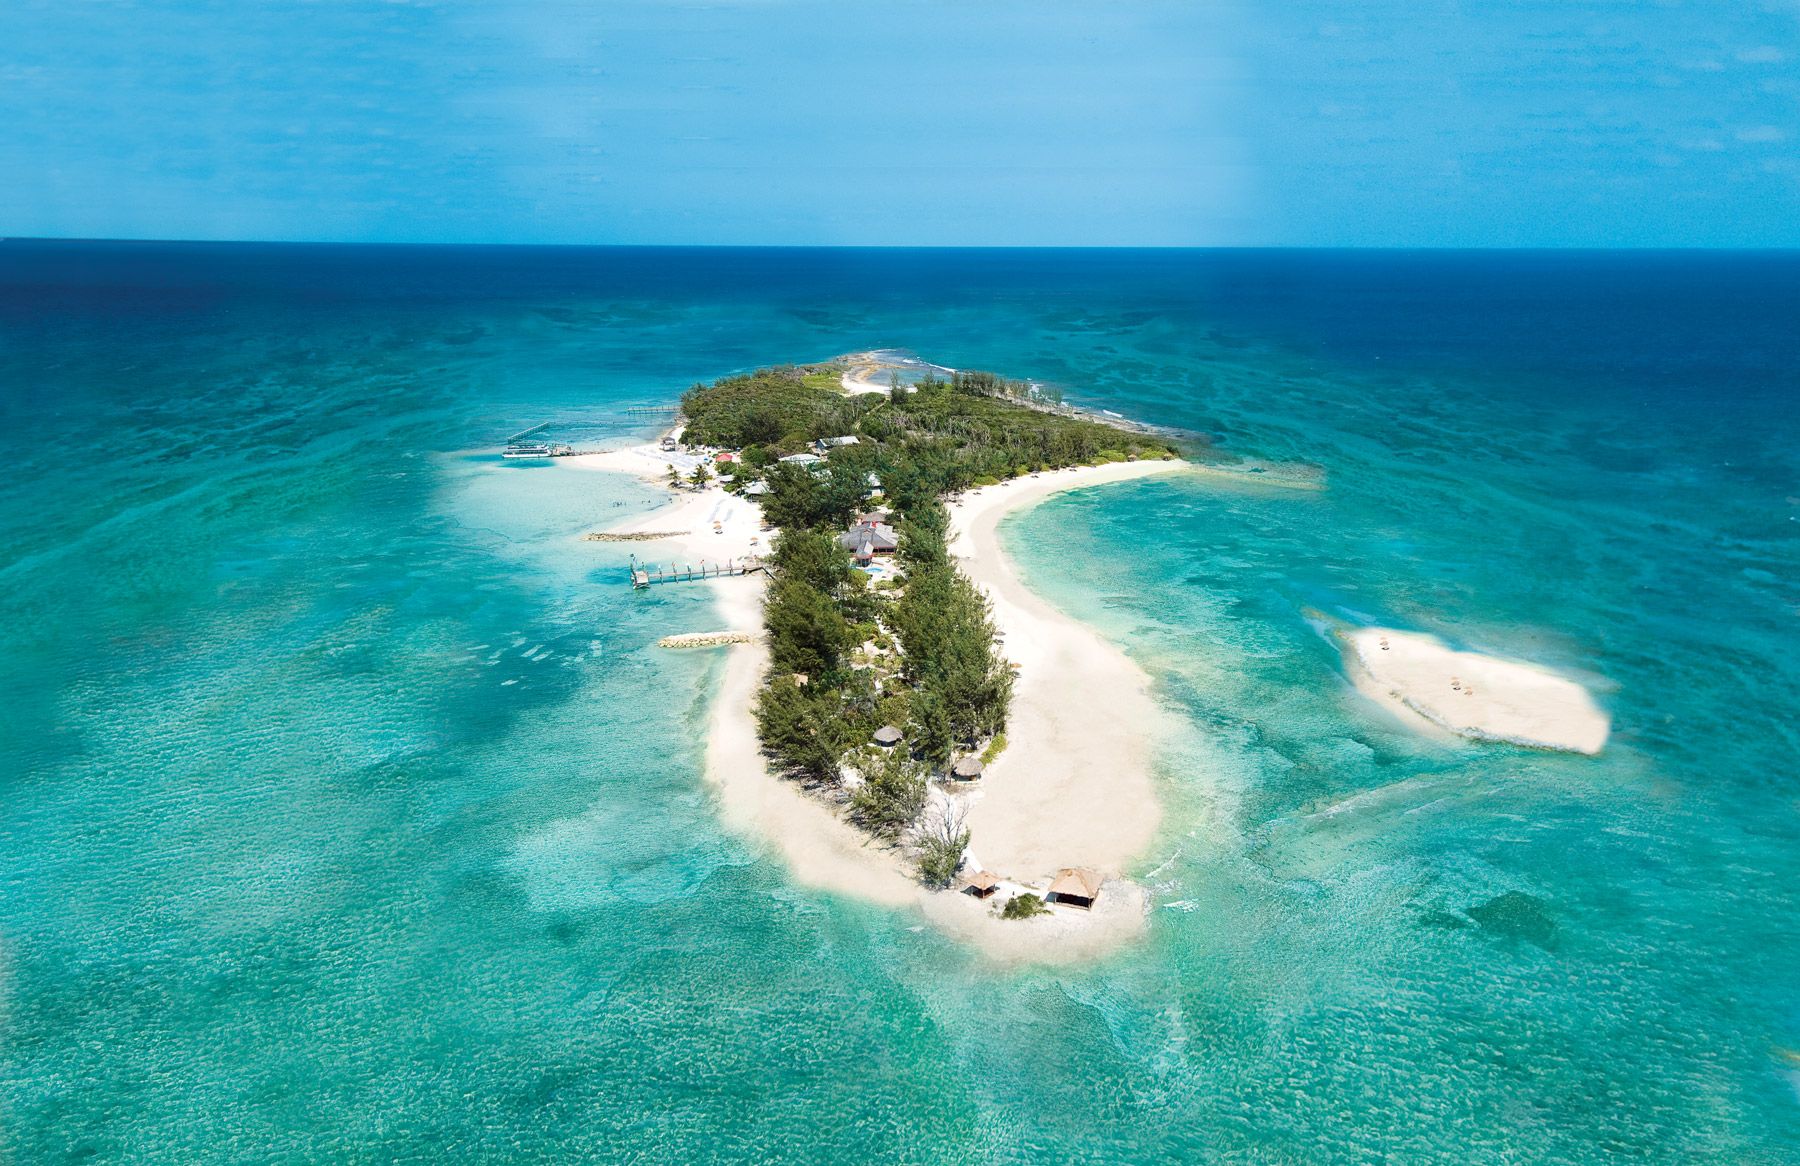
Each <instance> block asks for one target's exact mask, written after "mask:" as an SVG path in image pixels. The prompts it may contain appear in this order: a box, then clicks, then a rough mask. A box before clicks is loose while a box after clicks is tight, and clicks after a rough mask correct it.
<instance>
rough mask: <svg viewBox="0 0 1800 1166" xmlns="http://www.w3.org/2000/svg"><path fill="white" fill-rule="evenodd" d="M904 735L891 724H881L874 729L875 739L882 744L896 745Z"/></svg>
mask: <svg viewBox="0 0 1800 1166" xmlns="http://www.w3.org/2000/svg"><path fill="white" fill-rule="evenodd" d="M905 735H906V734H904V733H902V732H901V731H900V730H899V729H896V728H895V727H894V726H892V725H883V726H881V728H879V729H876V730H875V740H876V741H877V742H879V743H880V744H883V745H897V744H899V743H900V739H901V738H902V737H904V736H905Z"/></svg>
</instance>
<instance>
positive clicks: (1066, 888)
mask: <svg viewBox="0 0 1800 1166" xmlns="http://www.w3.org/2000/svg"><path fill="white" fill-rule="evenodd" d="M1105 881H1106V880H1105V879H1103V878H1101V877H1100V876H1099V875H1098V874H1096V873H1095V872H1093V871H1091V870H1087V869H1086V868H1083V867H1065V868H1063V869H1062V870H1060V871H1058V872H1057V875H1056V881H1055V882H1053V883H1051V884H1050V893H1049V894H1048V895H1047V896H1045V898H1047V899H1048V900H1049V901H1050V902H1052V903H1061V904H1063V905H1064V906H1068V907H1080V908H1081V909H1082V910H1083V911H1088V910H1092V909H1093V906H1094V900H1095V899H1098V898H1099V897H1100V886H1101V884H1102V883H1104V882H1105Z"/></svg>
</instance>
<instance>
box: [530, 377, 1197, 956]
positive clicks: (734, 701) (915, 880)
mask: <svg viewBox="0 0 1800 1166" xmlns="http://www.w3.org/2000/svg"><path fill="white" fill-rule="evenodd" d="M886 357H887V354H885V353H880V354H871V353H863V354H858V355H857V356H855V357H852V358H843V359H841V360H839V361H834V362H827V363H825V364H821V365H809V366H800V367H784V368H774V369H762V370H758V371H757V372H754V373H750V374H746V375H743V376H737V377H727V378H725V379H723V380H720V381H718V382H716V383H714V384H712V385H706V386H696V387H695V388H694V389H693V390H692V391H690V392H688V393H687V394H685V395H684V397H683V398H682V415H683V419H682V422H681V424H680V425H679V426H678V427H677V428H676V429H675V430H674V431H672V432H671V433H670V434H669V435H668V436H666V437H664V438H663V439H662V440H661V441H659V442H657V443H653V444H651V445H646V446H639V447H634V448H632V449H629V450H623V451H613V452H610V453H604V454H597V455H589V456H582V457H571V458H566V459H563V461H564V463H565V464H567V465H569V466H570V467H571V468H577V469H593V470H611V471H623V472H630V473H635V474H637V475H638V476H640V477H642V478H645V479H646V480H655V481H664V482H667V483H668V485H669V486H670V488H671V491H672V493H673V496H674V500H673V501H672V502H671V503H670V504H669V505H666V506H662V507H659V508H657V509H655V510H654V511H651V512H649V513H646V514H642V515H640V516H638V517H636V518H634V519H632V520H631V521H630V522H628V523H626V524H623V525H621V526H619V527H615V528H613V529H612V530H610V531H607V532H602V533H601V534H599V535H598V536H590V537H598V538H599V539H601V540H602V541H611V542H621V543H629V544H631V549H632V552H633V554H634V556H636V557H637V559H638V560H639V561H650V562H654V561H657V560H659V559H660V560H662V561H667V562H670V563H671V564H672V567H673V569H674V572H675V574H676V576H677V578H678V579H679V580H680V581H682V582H683V583H684V584H687V585H699V586H706V587H710V588H713V589H714V592H715V594H716V595H717V596H718V598H719V600H720V603H719V613H718V614H719V620H718V625H722V626H718V625H714V626H709V627H708V628H707V629H705V630H704V631H697V632H696V634H694V635H692V636H675V637H670V638H669V639H668V640H667V641H665V642H666V643H668V644H669V646H671V647H701V646H705V647H712V646H719V647H723V648H724V650H725V651H726V652H727V653H728V656H727V659H726V662H725V667H724V669H723V675H722V677H721V679H720V682H719V692H718V696H717V700H716V702H715V704H714V706H713V713H712V723H711V725H710V731H709V735H708V742H707V766H706V767H707V775H708V778H709V779H710V781H711V782H712V783H713V784H714V786H715V787H716V789H717V790H718V792H719V798H720V804H721V810H722V813H723V815H724V816H725V818H726V819H727V821H728V822H729V823H730V824H732V825H733V826H734V827H737V828H739V829H740V830H741V831H742V832H744V833H746V834H747V835H749V836H751V837H753V838H755V839H757V840H758V841H760V842H761V843H763V844H764V845H766V846H767V847H769V848H770V849H771V850H774V851H775V852H777V853H779V854H780V855H781V857H782V858H783V859H784V861H785V862H786V864H787V866H788V867H789V869H790V870H791V872H792V873H793V875H794V876H795V877H796V878H797V879H799V880H800V881H802V882H805V883H808V884H810V885H815V886H820V887H824V888H827V889H830V890H832V891H835V892H838V893H841V894H846V895H852V896H856V897H860V898H863V899H866V900H869V901H873V902H878V903H883V904H887V905H892V906H900V907H912V908H917V909H919V910H921V911H922V912H923V914H924V915H925V917H926V918H927V919H929V920H930V921H932V922H933V923H934V924H936V925H937V926H938V927H939V928H941V929H943V930H945V931H947V932H949V933H951V934H953V935H955V936H957V937H958V938H960V939H963V940H966V941H968V942H970V943H971V944H973V945H974V946H976V947H978V948H979V949H981V950H982V951H984V952H986V953H988V954H990V955H992V956H995V957H998V958H1001V959H1007V960H1020V961H1058V960H1068V959H1079V958H1084V957H1088V956H1091V955H1095V954H1098V953H1100V952H1103V951H1106V950H1108V949H1110V948H1112V947H1114V946H1116V945H1118V944H1119V943H1120V942H1122V941H1124V940H1126V939H1128V938H1130V937H1131V936H1134V935H1136V934H1137V933H1139V932H1140V931H1141V930H1142V929H1143V927H1144V921H1145V916H1146V911H1147V906H1148V897H1147V895H1146V894H1145V892H1144V891H1143V889H1142V888H1140V887H1138V886H1136V885H1135V884H1133V883H1132V882H1131V881H1130V880H1129V879H1127V878H1126V877H1125V872H1126V871H1127V869H1128V868H1129V865H1130V864H1131V862H1132V861H1133V860H1135V859H1136V858H1138V857H1139V856H1141V855H1142V853H1143V852H1144V850H1145V849H1146V847H1147V846H1148V845H1149V844H1150V842H1151V841H1152V839H1153V838H1154V836H1155V834H1156V831H1157V828H1158V825H1159V822H1160V807H1159V805H1158V798H1157V792H1156V787H1155V782H1154V780H1153V777H1152V771H1151V754H1150V751H1151V749H1152V747H1153V744H1154V741H1155V739H1156V738H1157V736H1158V735H1159V733H1160V731H1161V725H1162V719H1163V717H1164V716H1165V715H1166V714H1164V713H1163V712H1162V711H1161V710H1160V708H1159V706H1158V705H1157V704H1156V702H1155V701H1154V699H1153V698H1152V697H1151V694H1150V679H1149V677H1148V676H1146V675H1145V674H1144V672H1143V671H1142V669H1140V668H1138V667H1137V665H1135V664H1134V663H1133V662H1132V661H1131V660H1130V659H1129V658H1128V657H1127V656H1126V655H1125V654H1124V653H1123V652H1122V651H1120V650H1119V649H1118V648H1117V647H1116V646H1114V645H1112V644H1110V643H1108V642H1107V641H1106V640H1104V639H1102V638H1101V637H1100V636H1099V635H1097V634H1096V633H1095V632H1093V631H1092V630H1091V629H1089V628H1087V627H1086V626H1084V625H1082V624H1080V623H1078V622H1076V621H1074V620H1072V619H1070V618H1068V617H1067V616H1065V615H1063V614H1062V613H1061V612H1059V611H1057V610H1056V609H1054V608H1052V607H1051V606H1050V605H1048V604H1047V603H1045V602H1044V601H1043V600H1041V599H1040V598H1038V597H1037V596H1036V595H1035V594H1033V593H1032V592H1031V591H1029V590H1028V589H1027V588H1026V587H1025V586H1024V585H1023V583H1022V582H1021V581H1020V580H1019V578H1018V576H1017V574H1016V573H1015V572H1014V570H1013V568H1012V566H1011V565H1010V564H1009V563H1008V562H1007V560H1006V558H1005V556H1004V555H1003V554H1002V552H1001V550H1000V545H999V525H1000V522H1001V519H1002V518H1003V517H1005V516H1006V515H1008V514H1011V513H1015V512H1017V511H1019V510H1022V509H1025V508H1027V507H1029V506H1032V505H1034V504H1036V503H1037V502H1039V501H1041V500H1043V499H1044V498H1046V497H1049V496H1050V495H1052V494H1054V493H1057V492H1059V491H1065V490H1072V489H1079V488H1089V487H1101V486H1106V485H1109V484H1114V483H1118V482H1123V481H1127V480H1132V479H1137V478H1142V477H1146V476H1149V475H1153V474H1166V473H1171V472H1175V471H1179V470H1181V469H1184V468H1186V467H1187V466H1188V463H1187V462H1185V461H1183V460H1182V459H1181V457H1180V448H1181V447H1179V446H1178V445H1177V444H1176V443H1175V441H1174V440H1172V439H1171V437H1169V436H1164V435H1162V434H1160V433H1159V432H1158V431H1155V430H1152V429H1150V428H1149V427H1146V426H1136V425H1131V424H1130V423H1121V424H1118V425H1115V424H1111V423H1109V422H1108V421H1107V420H1105V419H1097V418H1095V417H1094V416H1093V415H1091V414H1087V413H1084V412H1082V411H1079V410H1075V409H1071V408H1069V407H1067V406H1065V405H1063V404H1062V403H1061V402H1060V401H1059V400H1054V399H1051V398H1050V397H1049V395H1047V394H1045V393H1044V392H1043V391H1042V389H1041V387H1040V386H1035V385H1031V384H1029V383H1026V382H1018V381H1009V380H1006V379H1004V378H1001V377H998V376H995V375H993V374H988V373H968V372H960V371H952V370H947V369H944V368H942V367H941V366H935V365H929V364H926V363H925V362H922V361H918V360H916V359H897V360H889V359H885V358H886ZM945 374H947V375H945ZM746 556H749V557H753V559H754V561H755V563H756V570H754V571H753V572H751V573H749V574H730V575H724V576H715V575H710V574H707V573H706V571H705V569H704V568H705V566H706V564H707V563H708V562H709V561H710V562H712V563H717V562H720V561H734V562H737V563H739V564H741V562H742V561H743V559H744V558H745V557H746ZM688 565H692V566H694V567H698V568H700V570H699V571H698V578H695V577H694V575H693V574H692V573H685V571H684V568H686V567H687V566H688ZM663 578H665V579H666V578H668V574H667V573H665V574H664V576H663ZM638 579H639V576H638V575H637V574H636V573H635V572H634V573H633V575H632V581H633V582H634V583H636V582H637V581H638ZM690 581H691V582H690Z"/></svg>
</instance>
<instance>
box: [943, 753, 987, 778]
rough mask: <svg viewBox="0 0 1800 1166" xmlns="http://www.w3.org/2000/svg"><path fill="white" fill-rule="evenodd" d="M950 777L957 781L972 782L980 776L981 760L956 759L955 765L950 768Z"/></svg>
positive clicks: (972, 758) (976, 758) (971, 758)
mask: <svg viewBox="0 0 1800 1166" xmlns="http://www.w3.org/2000/svg"><path fill="white" fill-rule="evenodd" d="M950 776H951V777H954V778H955V779H956V780H957V781H974V780H976V779H977V778H979V777H980V776H981V758H979V757H958V758H957V759H956V764H955V765H952V766H951V767H950Z"/></svg>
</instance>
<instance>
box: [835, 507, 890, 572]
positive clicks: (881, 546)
mask: <svg viewBox="0 0 1800 1166" xmlns="http://www.w3.org/2000/svg"><path fill="white" fill-rule="evenodd" d="M838 546H840V547H843V548H844V549H845V550H847V551H849V552H850V553H851V554H852V555H854V556H855V557H856V561H857V563H858V564H860V565H862V566H867V565H868V564H869V563H870V562H871V561H872V560H873V559H874V558H875V556H876V555H891V554H893V553H894V552H895V551H897V550H899V549H900V536H899V534H898V533H896V532H895V530H894V528H893V527H891V526H889V525H888V524H887V523H885V522H878V521H875V520H873V519H868V518H865V519H862V520H860V521H858V522H857V523H856V524H854V525H853V526H851V527H850V529H849V530H846V531H845V532H844V533H843V534H840V535H838Z"/></svg>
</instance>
